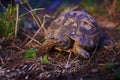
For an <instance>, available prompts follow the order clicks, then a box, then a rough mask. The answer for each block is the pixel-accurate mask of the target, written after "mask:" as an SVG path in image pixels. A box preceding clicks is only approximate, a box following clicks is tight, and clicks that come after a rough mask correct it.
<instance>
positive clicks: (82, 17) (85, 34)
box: [45, 11, 100, 47]
mask: <svg viewBox="0 0 120 80" xmlns="http://www.w3.org/2000/svg"><path fill="white" fill-rule="evenodd" d="M99 33H100V31H99V27H98V25H97V23H96V21H95V20H94V18H93V17H91V16H90V15H89V14H87V13H85V12H81V11H71V12H67V13H65V14H61V15H60V16H58V18H56V19H55V20H54V21H53V22H52V23H51V25H50V26H49V28H48V32H47V34H46V37H45V38H46V39H49V38H56V37H58V36H64V35H66V36H69V37H70V38H72V39H73V40H75V41H77V42H79V43H80V45H83V46H88V47H91V46H95V45H96V44H98V42H99Z"/></svg>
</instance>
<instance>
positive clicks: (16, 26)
mask: <svg viewBox="0 0 120 80" xmlns="http://www.w3.org/2000/svg"><path fill="white" fill-rule="evenodd" d="M16 7H17V13H16V24H15V37H16V36H17V29H18V17H19V4H16Z"/></svg>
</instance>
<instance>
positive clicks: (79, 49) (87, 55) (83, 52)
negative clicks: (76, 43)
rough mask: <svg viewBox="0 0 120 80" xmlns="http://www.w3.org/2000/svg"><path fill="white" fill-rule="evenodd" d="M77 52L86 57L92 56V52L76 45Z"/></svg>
mask: <svg viewBox="0 0 120 80" xmlns="http://www.w3.org/2000/svg"><path fill="white" fill-rule="evenodd" d="M76 52H77V54H80V55H82V56H83V57H84V58H86V59H89V58H90V54H89V53H88V52H87V51H86V50H84V49H83V48H80V47H76Z"/></svg>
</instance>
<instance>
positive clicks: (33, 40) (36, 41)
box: [23, 33, 42, 45]
mask: <svg viewBox="0 0 120 80" xmlns="http://www.w3.org/2000/svg"><path fill="white" fill-rule="evenodd" d="M23 34H24V35H25V36H27V37H28V38H30V39H31V40H33V41H34V42H36V43H37V44H39V45H42V44H41V43H40V42H39V41H37V40H36V39H34V38H32V37H31V36H29V35H27V34H25V33H23Z"/></svg>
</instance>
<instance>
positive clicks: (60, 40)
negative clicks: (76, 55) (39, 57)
mask: <svg viewBox="0 0 120 80" xmlns="http://www.w3.org/2000/svg"><path fill="white" fill-rule="evenodd" d="M54 41H55V49H57V50H59V51H61V50H66V49H68V48H69V47H70V46H71V44H72V39H71V38H70V37H68V36H57V37H56V38H55V39H54Z"/></svg>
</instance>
